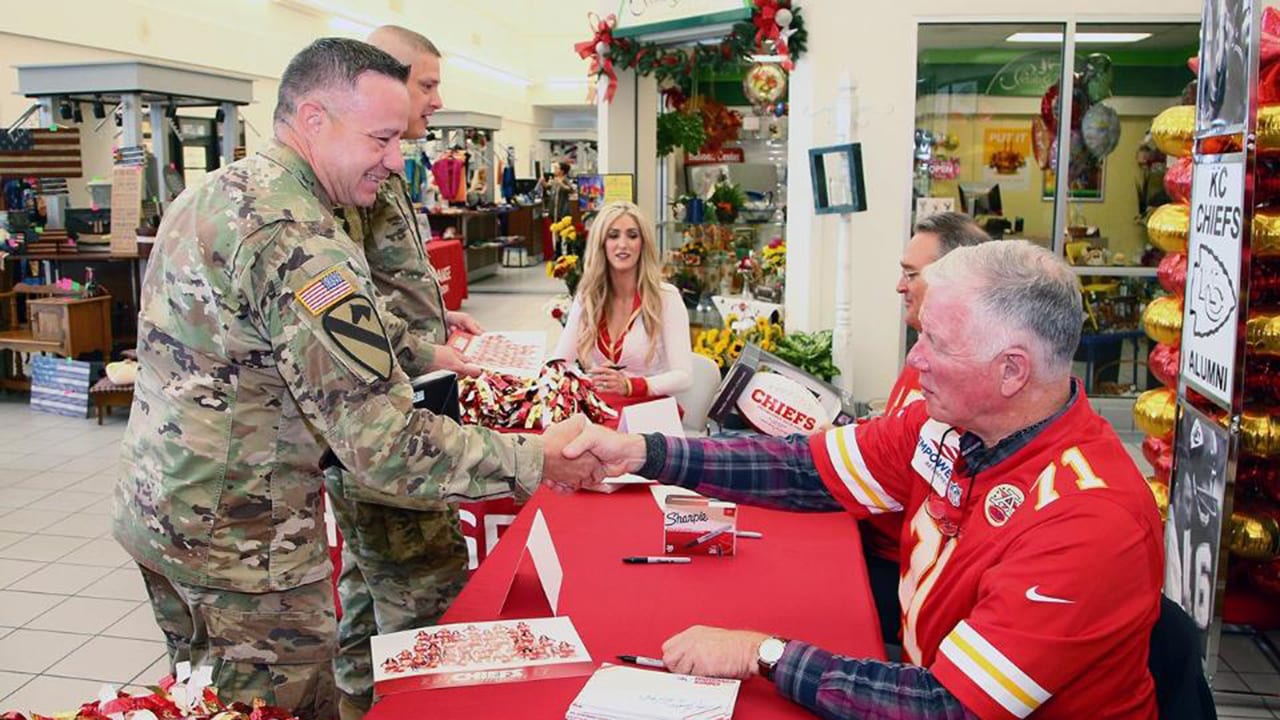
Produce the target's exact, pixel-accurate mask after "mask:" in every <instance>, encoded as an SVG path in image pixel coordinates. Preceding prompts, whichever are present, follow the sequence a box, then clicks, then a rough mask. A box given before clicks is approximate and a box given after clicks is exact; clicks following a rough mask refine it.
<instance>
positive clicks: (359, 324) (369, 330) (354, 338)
mask: <svg viewBox="0 0 1280 720" xmlns="http://www.w3.org/2000/svg"><path fill="white" fill-rule="evenodd" d="M321 325H322V326H323V327H324V331H325V332H326V333H328V334H329V337H331V338H333V341H334V342H335V343H337V344H338V347H340V348H342V351H343V352H345V353H346V354H347V355H348V356H350V357H351V359H352V360H355V361H356V362H357V363H359V364H360V367H362V368H364V369H366V370H368V371H370V372H372V373H373V374H374V375H377V376H378V379H379V380H386V379H388V378H390V377H391V343H390V342H388V341H387V331H386V329H385V328H384V327H383V326H382V320H381V319H379V318H378V313H377V312H375V311H374V309H373V304H372V303H370V302H369V299H368V298H366V297H365V296H363V295H352V296H351V297H348V298H346V299H344V300H342V301H341V302H339V303H338V304H336V305H334V306H333V307H332V308H330V309H329V311H328V312H326V313H325V314H324V318H323V319H322V321H321Z"/></svg>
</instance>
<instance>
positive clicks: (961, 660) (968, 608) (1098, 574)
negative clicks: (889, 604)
mask: <svg viewBox="0 0 1280 720" xmlns="http://www.w3.org/2000/svg"><path fill="white" fill-rule="evenodd" d="M960 435H961V433H960V432H959V430H957V429H954V428H950V427H948V426H946V425H943V424H942V423H939V422H937V421H935V420H932V419H930V418H929V416H928V411H927V408H926V404H925V403H915V404H913V405H911V406H909V407H908V408H907V409H906V410H905V411H904V412H903V414H902V415H900V416H898V417H885V418H880V419H877V420H873V421H871V422H868V423H865V424H862V425H858V426H856V427H854V426H849V427H843V428H836V429H834V430H830V431H828V432H826V433H824V434H822V435H818V436H814V437H813V438H811V439H810V444H811V447H812V449H813V453H814V459H815V461H816V463H817V466H818V469H819V472H820V473H821V476H822V479H823V481H824V482H825V483H826V485H827V488H828V489H829V490H830V491H831V493H832V494H833V495H834V496H835V497H836V498H837V499H838V500H839V501H840V502H841V504H843V505H844V506H845V507H846V508H847V509H848V510H849V511H850V512H851V513H853V514H855V515H857V516H859V517H863V516H866V515H868V514H875V513H879V512H887V511H892V510H893V509H895V508H896V507H897V506H899V505H900V506H901V507H902V508H903V510H904V511H905V516H906V518H907V526H906V527H905V528H904V530H903V534H902V537H901V547H902V551H903V553H904V558H903V561H902V563H901V566H902V573H903V574H902V580H901V583H900V585H899V598H900V599H901V601H902V608H903V648H904V650H905V652H906V654H907V657H908V659H909V660H910V661H911V662H913V663H915V664H918V665H921V666H924V667H927V668H929V669H930V670H931V671H932V672H933V673H934V675H935V676H936V677H937V678H938V680H939V681H940V682H942V684H943V685H945V686H946V688H947V689H948V690H950V691H951V693H952V694H953V695H955V696H956V697H957V698H958V699H959V700H960V702H962V703H963V704H964V705H965V707H967V708H968V709H969V710H971V711H972V712H974V713H976V714H977V715H978V716H980V717H983V718H1013V717H1017V718H1023V717H1027V716H1028V715H1030V714H1031V713H1033V712H1035V713H1036V717H1037V718H1084V717H1088V718H1103V717H1105V718H1139V719H1141V718H1152V719H1153V718H1155V717H1156V704H1155V688H1154V685H1153V682H1152V679H1151V676H1150V673H1149V672H1148V671H1147V651H1148V646H1149V645H1148V644H1149V642H1150V637H1151V629H1152V627H1153V626H1154V625H1155V621H1156V618H1157V616H1158V615H1159V610H1160V585H1161V581H1162V573H1163V562H1164V559H1163V552H1162V547H1161V543H1160V538H1161V530H1160V519H1159V515H1158V514H1157V512H1156V507H1155V502H1154V500H1153V498H1152V495H1151V491H1150V490H1148V489H1147V486H1146V483H1145V482H1144V481H1143V477H1142V475H1141V474H1140V473H1139V472H1138V469H1137V468H1136V467H1135V466H1134V464H1133V461H1132V460H1131V459H1130V458H1129V455H1128V454H1127V453H1126V452H1125V450H1124V447H1123V446H1122V445H1121V443H1120V439H1119V438H1118V437H1117V436H1116V434H1115V432H1114V431H1113V430H1112V429H1111V426H1110V425H1109V424H1108V423H1107V422H1106V421H1105V420H1103V419H1102V418H1100V417H1099V416H1098V415H1097V414H1095V413H1094V412H1093V410H1092V409H1091V408H1090V407H1089V402H1088V399H1087V398H1085V397H1084V393H1083V392H1080V391H1079V390H1077V396H1076V399H1075V401H1074V402H1073V403H1072V405H1071V407H1069V408H1068V409H1067V410H1066V412H1065V413H1063V414H1062V415H1061V416H1059V417H1058V418H1056V419H1055V420H1053V421H1052V422H1051V423H1049V424H1048V425H1047V426H1045V427H1044V428H1042V429H1041V430H1040V431H1039V432H1038V434H1036V435H1035V437H1034V438H1032V440H1031V441H1030V442H1029V443H1027V444H1026V445H1025V446H1023V447H1022V448H1020V449H1018V450H1015V451H1014V452H1013V453H1012V454H1011V455H1010V456H1009V457H1007V458H1004V459H1003V460H1000V461H998V462H997V463H996V464H995V465H994V466H992V467H989V468H986V469H984V470H981V471H979V472H978V473H976V474H975V475H974V476H973V477H968V476H966V474H965V471H964V469H963V463H959V465H960V467H959V468H957V459H958V458H959V457H960V453H959V438H960ZM948 506H950V507H948ZM935 515H936V516H937V517H938V518H940V519H939V520H935V519H934V516H935ZM957 530H958V532H957Z"/></svg>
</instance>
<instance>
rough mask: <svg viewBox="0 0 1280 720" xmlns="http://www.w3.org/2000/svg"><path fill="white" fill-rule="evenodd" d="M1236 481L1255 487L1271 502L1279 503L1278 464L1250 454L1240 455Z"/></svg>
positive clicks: (1279, 472)
mask: <svg viewBox="0 0 1280 720" xmlns="http://www.w3.org/2000/svg"><path fill="white" fill-rule="evenodd" d="M1236 482H1238V483H1240V485H1242V486H1245V487H1251V488H1256V489H1257V490H1258V492H1260V493H1262V495H1264V496H1266V497H1267V498H1269V499H1270V500H1271V501H1272V502H1277V503H1280V464H1277V463H1274V462H1268V461H1266V460H1264V459H1262V458H1259V457H1254V456H1251V455H1242V456H1241V457H1240V465H1239V468H1238V469H1237V470H1236Z"/></svg>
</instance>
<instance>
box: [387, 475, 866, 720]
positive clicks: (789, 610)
mask: <svg viewBox="0 0 1280 720" xmlns="http://www.w3.org/2000/svg"><path fill="white" fill-rule="evenodd" d="M539 509H541V510H542V513H543V515H544V517H545V518H546V520H547V525H548V527H549V528H550V531H551V535H552V538H553V540H554V543H555V546H556V551H557V553H558V554H559V557H560V562H561V565H562V567H563V569H564V583H563V588H562V590H561V592H560V614H562V615H568V616H569V617H570V618H571V619H572V620H573V623H574V625H575V626H576V627H577V630H578V632H579V633H580V634H581V636H582V639H583V642H584V643H585V644H586V647H587V649H588V651H589V652H590V653H591V656H592V659H593V660H595V661H596V662H597V663H600V662H605V661H613V662H616V660H615V658H614V656H616V655H619V654H641V655H651V656H661V652H662V651H661V648H662V643H663V641H664V640H666V639H667V638H668V637H670V636H671V635H674V634H675V633H677V632H679V631H681V630H683V629H685V628H687V627H689V626H690V625H694V624H704V625H714V626H719V627H728V628H751V629H756V630H761V631H764V632H769V633H773V634H777V635H780V636H783V637H788V638H796V639H802V640H806V641H810V642H814V643H817V644H820V645H821V646H822V647H824V648H827V649H829V650H832V651H834V652H838V653H842V654H848V655H854V656H859V657H874V658H882V657H883V652H884V649H883V644H882V642H881V639H880V630H879V623H878V622H877V620H876V614H875V608H874V605H873V603H872V601H871V592H870V590H869V587H868V584H867V576H866V568H865V567H864V565H863V560H862V548H861V544H860V541H859V539H858V531H857V524H856V522H855V521H854V520H853V518H851V517H850V516H848V515H846V514H844V513H823V514H802V513H790V512H782V511H776V510H764V509H760V508H753V507H744V508H742V510H741V517H740V519H739V529H740V530H757V531H760V532H762V533H764V537H763V538H762V539H758V540H749V539H741V540H739V541H738V554H737V555H736V556H734V557H730V558H711V557H700V558H695V559H694V561H693V562H692V563H691V564H688V565H624V564H623V563H622V562H621V559H622V558H623V557H624V556H628V555H651V554H659V553H660V551H661V537H662V519H661V518H662V516H661V512H660V511H659V509H658V506H657V504H656V503H655V502H654V500H653V497H652V494H651V493H650V491H649V489H648V487H647V486H636V487H630V488H626V489H623V490H621V491H619V492H617V493H614V494H611V495H605V494H598V493H589V492H580V493H575V494H572V495H557V494H555V493H552V492H550V491H548V490H546V489H542V490H539V491H538V492H537V493H536V494H535V495H534V496H533V498H532V499H531V500H530V501H529V503H527V504H526V505H525V507H524V508H523V509H522V510H521V511H520V514H519V516H518V518H517V519H516V522H515V523H514V524H513V525H512V526H511V528H510V529H509V530H508V531H507V532H506V533H504V535H503V540H502V542H501V543H499V544H498V545H497V547H496V548H495V550H494V552H493V554H492V555H490V556H489V558H488V559H487V560H485V562H484V563H482V564H481V565H480V568H479V570H477V571H476V572H475V573H474V574H473V575H472V577H471V581H470V582H469V583H468V585H467V587H466V589H465V590H463V592H462V594H461V595H460V596H459V597H458V599H457V600H456V601H454V603H453V605H452V607H450V609H449V611H448V612H447V613H446V614H445V616H444V618H443V620H442V622H446V623H455V622H466V621H473V620H474V621H483V620H495V619H512V618H518V617H526V616H528V615H529V612H528V608H527V607H521V606H516V607H510V608H508V611H507V612H502V610H501V608H502V603H503V599H504V597H505V595H506V592H507V589H508V587H509V586H510V584H511V582H512V577H513V574H514V572H515V569H516V567H517V564H518V562H519V560H520V557H521V554H522V552H523V549H524V543H525V539H526V537H527V535H528V531H529V525H530V523H531V522H532V519H533V515H534V513H535V511H537V510H539ZM586 679H587V678H586V677H574V678H565V679H553V680H539V681H534V682H524V683H512V684H505V685H484V686H474V687H460V688H449V689H432V690H421V691H416V692H409V693H403V694H398V695H389V696H387V697H385V698H383V699H381V700H380V701H379V702H377V703H376V704H375V705H374V707H373V710H372V711H371V712H370V713H369V714H368V715H367V716H366V717H368V718H369V719H370V720H400V719H401V718H404V719H406V720H407V719H408V718H422V717H432V718H500V717H503V718H505V717H520V718H563V717H564V714H565V710H566V709H567V708H568V707H569V704H570V702H572V700H573V698H574V697H575V696H576V695H577V694H578V691H579V690H581V688H582V686H583V684H584V683H585V682H586ZM734 717H735V718H739V719H742V720H752V719H754V718H789V717H812V715H810V714H809V713H808V712H807V711H805V710H803V709H802V708H800V707H799V706H797V705H795V704H793V703H791V702H790V701H788V700H786V699H785V698H783V697H781V696H780V695H778V694H777V692H776V691H775V690H774V688H773V686H772V685H771V684H769V683H767V682H766V681H764V680H762V679H760V678H752V679H750V680H748V681H746V682H744V683H743V686H742V690H741V692H740V694H739V698H738V705H737V710H736V711H735V713H734Z"/></svg>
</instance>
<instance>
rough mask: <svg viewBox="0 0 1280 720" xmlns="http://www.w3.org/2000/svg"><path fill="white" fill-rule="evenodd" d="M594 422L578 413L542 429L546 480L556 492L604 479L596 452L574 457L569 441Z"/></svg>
mask: <svg viewBox="0 0 1280 720" xmlns="http://www.w3.org/2000/svg"><path fill="white" fill-rule="evenodd" d="M589 427H594V426H592V425H591V424H590V423H589V422H588V421H587V417H586V416H585V415H574V416H573V417H571V418H569V419H568V420H564V421H562V422H558V423H556V424H555V425H552V426H551V427H549V428H547V430H546V432H544V433H542V444H543V445H542V453H543V462H542V483H543V484H544V485H547V486H549V487H551V489H553V490H555V491H556V492H573V491H574V490H577V489H579V488H582V487H590V486H592V485H595V484H596V483H598V482H600V480H601V479H603V478H604V477H605V473H604V472H603V471H602V470H601V468H600V463H599V462H598V461H597V460H596V458H595V457H594V456H592V455H589V454H588V455H584V456H580V457H574V458H570V457H567V456H566V455H565V454H564V449H565V445H567V444H568V443H569V442H570V441H572V440H573V439H574V438H576V437H578V436H579V435H581V434H582V432H583V431H584V430H586V429H587V428H589Z"/></svg>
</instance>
